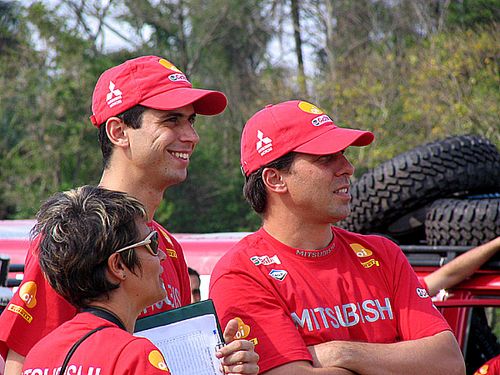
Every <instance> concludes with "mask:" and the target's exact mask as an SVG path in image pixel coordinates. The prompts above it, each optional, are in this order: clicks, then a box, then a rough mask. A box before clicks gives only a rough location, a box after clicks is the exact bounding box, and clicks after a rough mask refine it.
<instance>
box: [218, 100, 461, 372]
mask: <svg viewBox="0 0 500 375" xmlns="http://www.w3.org/2000/svg"><path fill="white" fill-rule="evenodd" d="M373 139H374V136H373V134H372V133H370V132H368V131H360V130H353V129H346V128H340V127H337V126H335V124H334V123H333V121H332V120H331V118H330V117H329V116H328V115H327V114H325V113H324V112H323V111H322V110H321V109H319V108H318V107H316V106H314V105H312V104H310V103H307V102H304V101H297V100H294V101H288V102H284V103H280V104H277V105H270V106H267V107H266V108H264V109H262V110H261V111H259V112H257V113H256V114H255V115H254V116H253V117H252V118H250V120H249V121H248V122H247V123H246V125H245V127H244V129H243V134H242V137H241V166H242V170H243V172H244V174H245V176H246V181H245V187H244V194H245V197H246V199H247V200H248V201H249V203H250V204H251V206H252V207H253V209H254V210H255V211H256V212H257V213H259V214H260V215H261V217H262V221H263V225H262V228H261V229H260V230H258V231H257V232H255V233H253V234H251V235H249V236H247V237H246V238H244V239H242V240H241V241H240V243H238V244H237V245H236V246H235V248H234V249H232V250H230V251H229V252H228V253H227V254H226V255H225V256H224V257H222V258H221V260H220V261H219V263H218V264H217V265H216V267H215V269H214V271H213V273H212V276H211V285H210V296H211V298H213V299H214V302H215V306H216V309H217V311H218V314H219V316H220V317H221V319H222V322H227V321H228V320H229V319H230V318H233V317H237V318H236V319H237V320H238V323H239V329H238V332H239V337H244V338H247V339H249V340H251V341H253V342H254V344H255V350H256V351H257V353H258V354H259V355H260V361H259V367H260V369H261V372H262V373H266V374H273V375H274V374H286V375H291V374H405V375H409V374H438V373H439V374H441V373H446V374H457V375H458V374H461V375H463V374H465V366H464V362H463V359H462V356H461V353H460V350H459V347H458V344H457V342H456V340H455V338H454V336H453V334H452V333H451V332H450V327H449V326H448V324H447V323H446V321H445V320H444V319H443V317H442V316H441V315H440V313H439V312H438V311H437V310H436V309H435V308H434V307H433V305H432V303H431V300H430V298H429V295H428V294H427V292H426V290H425V289H424V288H422V286H421V285H420V284H419V282H418V279H417V276H416V275H415V273H414V272H413V270H412V269H411V266H410V265H409V263H408V262H407V260H406V258H405V256H404V254H403V253H402V251H401V250H400V249H399V248H398V247H397V246H396V245H395V244H394V243H393V242H391V241H389V240H388V239H386V238H383V237H380V236H364V235H360V234H356V233H351V232H348V231H346V230H343V229H340V228H337V227H335V226H333V225H332V224H331V223H335V222H337V221H339V220H342V219H343V218H345V217H346V216H347V215H349V213H350V207H349V202H350V199H351V196H350V194H349V179H350V177H351V176H352V175H353V173H354V168H353V166H352V165H351V164H350V163H349V161H348V160H347V159H346V157H345V156H344V150H345V149H346V148H348V147H349V146H366V145H368V144H370V143H371V142H372V141H373Z"/></svg>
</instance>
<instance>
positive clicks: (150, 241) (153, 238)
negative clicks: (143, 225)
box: [115, 230, 159, 256]
mask: <svg viewBox="0 0 500 375" xmlns="http://www.w3.org/2000/svg"><path fill="white" fill-rule="evenodd" d="M141 246H144V247H145V248H146V249H148V251H149V252H150V253H151V254H153V255H155V256H157V255H158V253H159V251H158V232H157V231H155V230H154V231H152V232H151V233H149V234H148V236H147V237H146V238H145V239H143V240H142V241H140V242H137V243H134V244H132V245H128V246H125V247H122V248H121V249H118V250H116V251H115V253H121V252H122V251H126V250H131V249H134V248H136V247H141Z"/></svg>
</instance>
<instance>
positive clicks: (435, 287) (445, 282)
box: [424, 237, 500, 296]
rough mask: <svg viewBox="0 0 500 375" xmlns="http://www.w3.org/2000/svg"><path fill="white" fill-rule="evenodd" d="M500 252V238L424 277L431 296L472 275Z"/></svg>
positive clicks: (476, 248)
mask: <svg viewBox="0 0 500 375" xmlns="http://www.w3.org/2000/svg"><path fill="white" fill-rule="evenodd" d="M499 250H500V237H497V238H495V239H494V240H491V241H489V242H487V243H485V244H483V245H481V246H478V247H475V248H474V249H471V250H469V251H467V252H466V253H464V254H462V255H460V256H458V257H456V258H455V259H453V260H452V261H451V262H449V263H447V264H445V265H444V266H442V267H440V268H438V269H437V270H436V271H434V272H432V273H431V274H429V275H427V276H425V277H424V280H425V283H426V284H427V287H428V288H429V294H430V295H431V296H434V295H436V294H437V293H438V292H439V291H440V290H441V289H446V288H449V287H451V286H453V285H456V284H458V283H459V282H461V281H462V280H464V279H466V278H467V277H469V276H470V275H472V274H473V273H474V272H475V271H476V270H477V269H478V268H479V267H481V266H482V265H483V264H484V263H485V262H487V261H488V260H489V259H490V258H491V257H492V256H493V255H495V254H496V252H497V251H499Z"/></svg>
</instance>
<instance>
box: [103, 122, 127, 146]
mask: <svg viewBox="0 0 500 375" xmlns="http://www.w3.org/2000/svg"><path fill="white" fill-rule="evenodd" d="M105 126H106V134H107V136H108V138H109V140H110V141H111V143H113V144H114V145H116V146H122V147H123V146H128V145H129V139H128V129H129V127H128V126H127V125H125V123H124V122H123V121H122V120H121V119H120V118H118V117H110V118H109V119H108V120H107V121H106V124H105Z"/></svg>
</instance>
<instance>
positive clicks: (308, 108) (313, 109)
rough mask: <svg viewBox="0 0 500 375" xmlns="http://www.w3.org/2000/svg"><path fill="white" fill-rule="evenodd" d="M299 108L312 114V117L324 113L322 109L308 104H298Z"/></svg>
mask: <svg viewBox="0 0 500 375" xmlns="http://www.w3.org/2000/svg"><path fill="white" fill-rule="evenodd" d="M299 108H300V109H301V110H303V111H304V112H307V113H312V114H313V115H321V114H322V113H324V112H323V110H322V109H320V108H318V107H316V106H315V105H314V104H311V103H308V102H300V103H299Z"/></svg>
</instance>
